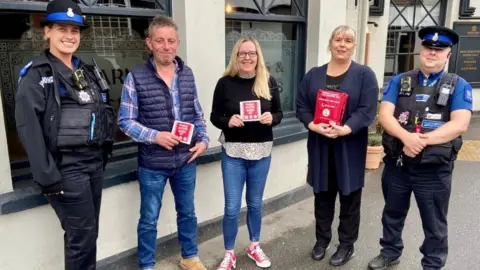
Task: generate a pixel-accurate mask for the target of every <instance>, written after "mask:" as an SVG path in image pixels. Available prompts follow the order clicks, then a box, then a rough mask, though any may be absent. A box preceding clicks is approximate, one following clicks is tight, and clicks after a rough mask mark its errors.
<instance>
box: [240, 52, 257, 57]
mask: <svg viewBox="0 0 480 270" xmlns="http://www.w3.org/2000/svg"><path fill="white" fill-rule="evenodd" d="M247 55H248V56H250V58H255V57H257V52H238V53H237V56H238V58H245V57H246V56H247Z"/></svg>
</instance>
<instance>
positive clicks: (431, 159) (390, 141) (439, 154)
mask: <svg viewBox="0 0 480 270" xmlns="http://www.w3.org/2000/svg"><path fill="white" fill-rule="evenodd" d="M382 144H383V147H384V149H385V154H386V155H387V156H388V157H390V158H393V159H395V160H397V165H399V166H401V165H402V163H403V162H404V161H405V162H407V163H410V164H425V165H427V164H429V165H430V164H431V165H434V164H438V165H439V164H449V163H450V162H452V161H455V160H456V159H457V156H458V152H459V151H460V149H461V148H462V144H463V141H462V139H461V137H457V138H455V139H453V140H452V141H449V142H447V143H442V144H436V145H428V146H427V147H425V148H424V149H423V150H422V152H420V153H419V154H418V155H417V156H415V157H414V158H410V157H408V156H406V155H404V154H403V146H404V145H403V143H402V141H401V140H399V139H397V138H395V137H393V136H390V135H389V134H386V133H384V135H383V138H382Z"/></svg>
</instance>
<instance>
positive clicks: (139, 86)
mask: <svg viewBox="0 0 480 270" xmlns="http://www.w3.org/2000/svg"><path fill="white" fill-rule="evenodd" d="M146 42H147V45H148V47H149V49H150V50H151V51H152V55H151V56H150V57H149V59H148V60H147V61H146V63H145V64H144V65H142V66H138V67H135V68H134V69H133V70H132V71H131V72H130V73H129V74H128V76H127V77H126V79H125V83H124V85H123V89H122V97H121V104H120V110H119V114H118V125H119V127H120V129H121V130H122V131H123V132H124V133H125V134H126V135H127V136H129V137H131V138H132V139H133V140H134V141H136V142H138V149H139V150H138V166H139V168H138V182H139V185H140V195H141V206H140V220H139V223H138V258H139V267H140V269H143V270H153V269H155V248H156V240H157V221H158V217H159V212H160V208H161V202H162V197H163V192H164V188H165V184H166V182H167V179H169V180H170V186H171V188H172V192H173V195H174V198H175V208H176V211H177V227H178V239H179V242H180V245H181V249H182V259H181V260H180V267H181V268H182V269H186V270H203V269H206V268H205V267H204V266H203V264H202V263H201V261H200V259H199V258H198V247H197V243H196V238H197V218H196V216H195V207H194V196H193V195H194V191H195V182H196V181H195V178H196V158H197V157H198V156H199V155H201V154H202V153H203V152H204V151H205V150H206V149H207V146H208V143H209V138H208V135H207V131H206V127H205V121H204V119H203V111H202V107H201V105H200V103H199V101H198V93H197V88H196V85H195V79H194V76H193V73H192V70H191V69H190V68H189V67H188V66H187V65H185V63H184V62H183V61H182V59H181V58H180V57H178V56H176V52H177V48H178V45H179V40H178V28H177V26H176V24H175V22H174V21H173V20H172V19H170V18H168V17H162V16H159V17H155V18H154V19H153V21H152V22H151V24H150V26H149V29H148V37H147V39H146ZM174 121H181V122H185V123H188V124H193V126H194V128H193V135H192V139H191V143H190V144H188V143H185V142H182V141H181V138H179V137H177V136H175V135H174V134H173V133H172V128H173V123H174ZM182 138H183V137H182Z"/></svg>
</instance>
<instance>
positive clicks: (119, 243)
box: [0, 141, 307, 270]
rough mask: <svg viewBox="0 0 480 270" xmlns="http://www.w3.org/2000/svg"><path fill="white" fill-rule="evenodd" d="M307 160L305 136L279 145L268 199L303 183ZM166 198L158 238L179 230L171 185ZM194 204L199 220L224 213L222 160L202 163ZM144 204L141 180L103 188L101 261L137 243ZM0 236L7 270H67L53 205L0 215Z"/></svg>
mask: <svg viewBox="0 0 480 270" xmlns="http://www.w3.org/2000/svg"><path fill="white" fill-rule="evenodd" d="M292 157H295V158H294V159H292ZM306 164H307V156H306V142H305V141H299V142H295V143H290V144H286V145H282V146H278V147H275V148H274V150H273V153H272V165H271V168H270V173H269V177H268V180H267V181H268V182H267V186H266V190H265V196H264V199H268V198H272V197H274V196H277V195H279V194H282V193H284V192H288V191H290V190H292V189H295V188H297V187H300V186H302V185H304V184H305V175H306ZM244 198H245V192H244ZM162 203H163V206H162V210H161V214H160V219H159V222H158V237H162V236H165V235H168V234H171V233H175V232H176V231H177V228H176V213H175V205H174V201H173V195H172V193H171V191H170V187H168V186H167V187H166V189H165V195H164V198H163V202H162ZM243 206H245V202H243V204H242V207H243ZM195 207H196V212H197V217H198V222H203V221H207V220H210V219H213V218H215V217H218V216H221V215H223V207H224V197H223V184H222V177H221V170H220V162H215V163H210V164H206V165H200V166H199V167H198V170H197V188H196V191H195ZM139 209H140V194H139V187H138V182H131V183H127V184H123V185H118V186H115V187H112V188H108V189H106V190H104V193H103V199H102V209H101V213H100V233H99V235H100V236H99V239H98V259H99V260H100V259H103V258H106V257H109V256H112V255H115V254H117V253H119V252H122V251H125V250H129V249H131V248H135V247H136V246H137V235H136V231H137V222H138V218H139ZM0 239H1V241H0V254H1V259H0V269H2V270H3V269H5V270H7V269H8V270H17V269H35V270H61V269H63V233H62V229H61V227H60V223H59V221H58V219H57V217H56V216H55V214H54V212H53V210H52V208H51V207H50V206H42V207H37V208H34V209H30V210H26V211H22V212H19V213H13V214H9V215H3V216H0ZM218 248H223V247H218Z"/></svg>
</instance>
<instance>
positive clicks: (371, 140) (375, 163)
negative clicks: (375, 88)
mask: <svg viewBox="0 0 480 270" xmlns="http://www.w3.org/2000/svg"><path fill="white" fill-rule="evenodd" d="M378 103H380V102H378ZM377 105H378V106H377V115H376V117H375V121H374V124H375V130H374V131H371V132H369V133H368V147H367V161H366V164H365V168H366V169H367V170H375V169H378V168H379V167H380V162H381V161H382V158H383V146H382V132H383V128H382V126H381V125H380V123H379V122H378V109H379V108H380V104H377Z"/></svg>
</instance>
